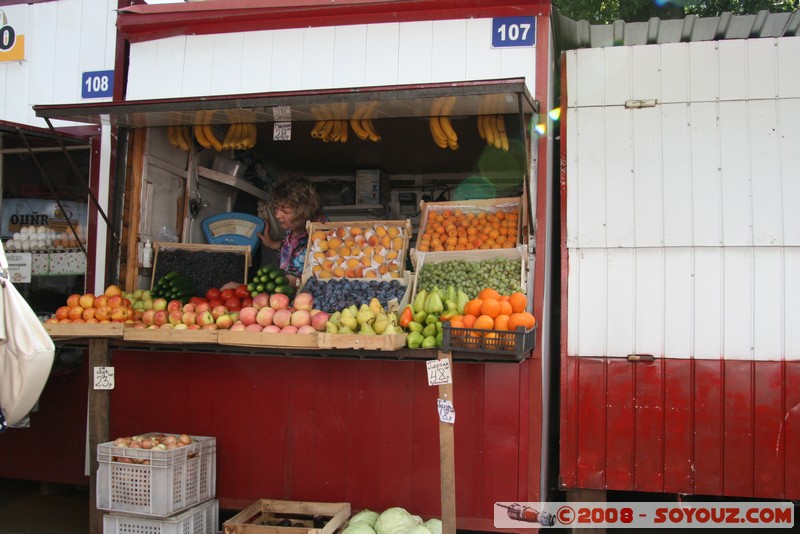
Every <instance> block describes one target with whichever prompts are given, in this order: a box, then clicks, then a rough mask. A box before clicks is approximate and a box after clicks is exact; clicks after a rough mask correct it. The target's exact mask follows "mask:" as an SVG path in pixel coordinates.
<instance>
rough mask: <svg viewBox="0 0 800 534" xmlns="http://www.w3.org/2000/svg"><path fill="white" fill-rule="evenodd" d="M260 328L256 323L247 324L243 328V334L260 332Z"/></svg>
mask: <svg viewBox="0 0 800 534" xmlns="http://www.w3.org/2000/svg"><path fill="white" fill-rule="evenodd" d="M262 328H263V327H262V326H261V325H260V324H258V323H253V324H249V325H247V326H245V327H244V331H245V332H261V330H262Z"/></svg>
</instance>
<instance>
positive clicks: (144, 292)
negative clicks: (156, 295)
mask: <svg viewBox="0 0 800 534" xmlns="http://www.w3.org/2000/svg"><path fill="white" fill-rule="evenodd" d="M133 294H134V295H135V294H136V292H135V291H134V293H133ZM139 298H140V299H142V300H150V299H152V298H153V295H152V294H151V293H150V290H149V289H143V290H142V295H141V296H140V297H139Z"/></svg>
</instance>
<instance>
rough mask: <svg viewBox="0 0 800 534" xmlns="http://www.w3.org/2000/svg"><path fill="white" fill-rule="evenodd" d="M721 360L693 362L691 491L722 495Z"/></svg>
mask: <svg viewBox="0 0 800 534" xmlns="http://www.w3.org/2000/svg"><path fill="white" fill-rule="evenodd" d="M722 366H723V364H722V361H720V360H695V361H694V423H695V426H694V435H695V438H694V453H693V457H694V460H693V462H692V466H693V468H694V473H695V478H694V480H695V484H694V493H699V494H706V495H721V494H722V489H723V485H722V482H723V481H722V476H723V470H722V467H723V458H722V452H723V449H722V445H723V440H722V432H723V427H722V414H723V411H722V410H723V396H724V385H723V383H722Z"/></svg>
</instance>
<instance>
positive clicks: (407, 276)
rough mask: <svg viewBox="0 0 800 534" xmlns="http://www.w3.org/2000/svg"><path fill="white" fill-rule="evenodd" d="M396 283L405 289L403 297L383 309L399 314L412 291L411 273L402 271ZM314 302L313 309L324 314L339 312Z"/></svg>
mask: <svg viewBox="0 0 800 534" xmlns="http://www.w3.org/2000/svg"><path fill="white" fill-rule="evenodd" d="M310 280H312V279H308V280H306V283H304V284H303V285H302V286H301V288H300V291H301V292H303V291H306V290H307V287H306V285H307V284H308V282H309V281H310ZM313 281H314V282H317V283H320V284H327V283H330V282H331V280H319V279H313ZM361 281H364V280H361ZM397 281H398V282H399V283H400V285H401V287H404V288H405V290H404V291H403V296H402V298H400V300H399V301H397V300H396V299H392V300H390V301H389V302H387V306H385V308H387V309H389V310H390V311H391V309H393V308H395V307H396V308H397V313H400V312H401V311H403V308H405V307H406V304H408V302H409V298H411V292H412V291H413V289H414V275H413V274H412V273H411V271H404V272H403V276H402V278H398V279H397ZM380 282H387V280H380ZM388 282H391V280H389V281H388ZM314 302H315V303H314V307H315V308H319V309H321V310H322V311H325V312H328V313H334V312H336V311H341V310H340V309H338V308H337V309H333V310H328V309H325V306H318V305H317V300H316V299H315V301H314ZM366 304H369V302H367V303H366ZM395 305H396V306H395Z"/></svg>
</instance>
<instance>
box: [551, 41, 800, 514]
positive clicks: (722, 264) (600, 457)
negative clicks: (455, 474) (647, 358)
mask: <svg viewBox="0 0 800 534" xmlns="http://www.w3.org/2000/svg"><path fill="white" fill-rule="evenodd" d="M799 62H800V39H798V38H781V39H751V40H736V41H720V42H704V43H678V44H665V45H657V46H655V45H654V46H634V47H617V48H607V49H586V50H580V51H573V52H570V53H568V55H567V69H568V70H567V102H568V112H567V116H566V120H565V121H564V127H565V129H566V139H567V146H566V154H565V159H564V161H565V164H566V174H565V176H566V181H565V182H562V206H563V207H564V208H565V209H564V210H563V211H562V213H563V214H564V215H563V216H564V217H565V221H564V223H563V224H562V226H563V227H564V228H565V230H566V242H565V243H564V245H563V247H564V248H563V252H564V257H565V258H566V260H565V265H564V267H565V272H564V273H563V276H564V277H565V282H564V284H563V288H562V289H563V290H564V291H565V295H564V296H563V302H566V303H567V306H568V308H567V314H566V316H567V323H566V325H565V329H564V330H563V331H562V413H561V415H562V428H561V430H562V434H561V439H562V450H561V477H562V482H563V484H564V486H566V487H580V488H594V489H620V490H641V491H655V492H676V493H702V494H715V495H741V496H758V497H774V498H797V497H798V496H800V482H798V480H799V479H800V477H799V475H800V467H797V465H798V464H797V463H796V462H794V463H793V462H791V461H790V458H792V457H793V456H794V457H796V456H797V454H798V453H800V299H797V298H796V295H798V294H800V293H799V291H800V276H798V274H800V210H797V209H796V207H795V206H796V204H797V200H798V199H800V150H798V148H797V147H798V146H800V70H798V69H797V68H796V66H797V65H798V63H799ZM628 354H651V355H653V356H654V357H655V361H654V362H653V363H649V364H648V363H636V364H634V363H630V362H628V361H627V360H626V359H625V357H626V356H627V355H628Z"/></svg>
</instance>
